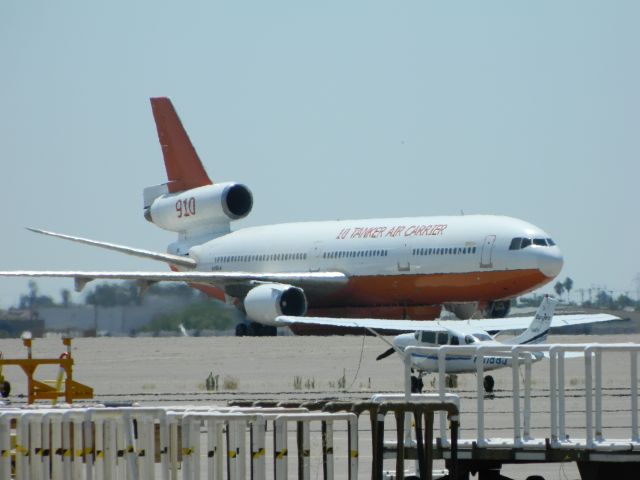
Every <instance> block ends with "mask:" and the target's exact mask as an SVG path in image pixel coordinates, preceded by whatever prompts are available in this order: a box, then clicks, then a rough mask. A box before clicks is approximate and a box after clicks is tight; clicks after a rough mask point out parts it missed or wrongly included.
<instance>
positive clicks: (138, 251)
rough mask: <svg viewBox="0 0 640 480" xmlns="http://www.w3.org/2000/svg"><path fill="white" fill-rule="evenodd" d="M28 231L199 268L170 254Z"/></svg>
mask: <svg viewBox="0 0 640 480" xmlns="http://www.w3.org/2000/svg"><path fill="white" fill-rule="evenodd" d="M27 230H29V231H31V232H35V233H41V234H43V235H49V236H50V237H56V238H63V239H65V240H71V241H72V242H78V243H84V244H85V245H91V246H94V247H100V248H104V249H107V250H113V251H115V252H120V253H126V254H127V255H133V256H134V257H141V258H147V259H149V260H158V261H160V262H165V263H169V264H171V265H176V266H179V267H186V268H196V266H197V264H196V261H195V260H194V259H192V258H188V257H180V256H178V255H171V254H169V253H158V252H152V251H149V250H142V249H139V248H132V247H125V246H123V245H116V244H114V243H107V242H99V241H97V240H90V239H88V238H81V237H74V236H71V235H64V234H62V233H55V232H48V231H46V230H40V229H38V228H30V227H27Z"/></svg>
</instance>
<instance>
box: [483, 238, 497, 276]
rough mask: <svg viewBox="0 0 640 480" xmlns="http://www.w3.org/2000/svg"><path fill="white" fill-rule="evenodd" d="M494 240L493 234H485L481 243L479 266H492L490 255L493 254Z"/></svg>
mask: <svg viewBox="0 0 640 480" xmlns="http://www.w3.org/2000/svg"><path fill="white" fill-rule="evenodd" d="M495 242H496V236H495V235H487V236H486V237H485V239H484V243H483V244H482V255H481V257H480V268H492V267H493V263H492V262H491V255H492V254H493V244H494V243H495Z"/></svg>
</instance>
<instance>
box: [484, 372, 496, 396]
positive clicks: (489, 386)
mask: <svg viewBox="0 0 640 480" xmlns="http://www.w3.org/2000/svg"><path fill="white" fill-rule="evenodd" d="M495 384H496V382H495V380H494V379H493V377H492V376H491V375H485V377H484V381H483V382H482V385H483V386H484V391H485V392H487V393H493V387H494V386H495Z"/></svg>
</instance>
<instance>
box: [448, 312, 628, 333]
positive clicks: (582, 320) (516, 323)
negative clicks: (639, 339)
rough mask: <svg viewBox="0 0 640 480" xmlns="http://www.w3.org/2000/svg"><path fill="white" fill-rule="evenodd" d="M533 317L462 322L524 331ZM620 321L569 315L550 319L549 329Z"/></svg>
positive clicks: (491, 329) (600, 315)
mask: <svg viewBox="0 0 640 480" xmlns="http://www.w3.org/2000/svg"><path fill="white" fill-rule="evenodd" d="M532 320H533V317H528V316H527V317H507V318H485V319H481V320H463V321H464V322H465V323H467V322H468V323H469V324H470V325H471V326H472V327H475V328H479V329H482V330H485V331H489V332H499V331H504V330H524V329H526V328H528V327H529V325H530V324H531V321H532ZM615 320H622V319H621V318H620V317H616V316H615V315H609V314H607V313H581V314H571V315H554V316H553V319H551V328H557V327H565V326H568V325H588V324H591V323H600V322H612V321H615ZM455 322H456V320H453V321H452V320H448V321H446V322H440V323H442V324H447V325H449V326H451V327H453V325H455Z"/></svg>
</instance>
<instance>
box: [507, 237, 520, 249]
mask: <svg viewBox="0 0 640 480" xmlns="http://www.w3.org/2000/svg"><path fill="white" fill-rule="evenodd" d="M521 243H522V238H520V237H516V238H514V239H513V240H511V245H509V250H520V248H521V247H520V244H521Z"/></svg>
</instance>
